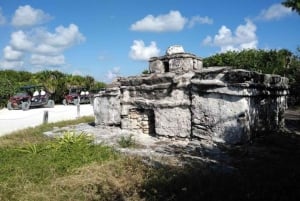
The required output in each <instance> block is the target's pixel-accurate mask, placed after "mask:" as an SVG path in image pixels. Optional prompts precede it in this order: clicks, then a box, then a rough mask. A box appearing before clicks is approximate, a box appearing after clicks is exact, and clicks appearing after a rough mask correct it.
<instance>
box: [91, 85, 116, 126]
mask: <svg viewBox="0 0 300 201" xmlns="http://www.w3.org/2000/svg"><path fill="white" fill-rule="evenodd" d="M120 101H121V99H120V89H119V88H108V89H107V90H106V91H103V92H101V93H99V94H98V95H97V96H96V97H95V99H94V104H93V105H94V114H95V124H96V125H120V123H121V115H120V114H121V113H120V111H121V105H120Z"/></svg>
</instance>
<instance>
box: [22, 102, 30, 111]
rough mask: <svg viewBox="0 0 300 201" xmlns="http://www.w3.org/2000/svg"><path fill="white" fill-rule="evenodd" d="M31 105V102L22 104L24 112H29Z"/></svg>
mask: <svg viewBox="0 0 300 201" xmlns="http://www.w3.org/2000/svg"><path fill="white" fill-rule="evenodd" d="M29 107H30V103H29V102H22V110H24V111H25V110H29Z"/></svg>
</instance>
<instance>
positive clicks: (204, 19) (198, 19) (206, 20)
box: [188, 16, 214, 28]
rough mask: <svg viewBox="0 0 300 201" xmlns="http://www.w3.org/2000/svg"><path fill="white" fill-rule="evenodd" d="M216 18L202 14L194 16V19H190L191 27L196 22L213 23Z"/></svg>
mask: <svg viewBox="0 0 300 201" xmlns="http://www.w3.org/2000/svg"><path fill="white" fill-rule="evenodd" d="M213 23H214V20H213V19H211V18H209V17H207V16H205V17H201V16H194V17H192V19H190V21H189V25H188V27H189V28H192V27H194V26H195V25H196V24H213Z"/></svg>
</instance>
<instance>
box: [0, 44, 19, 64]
mask: <svg viewBox="0 0 300 201" xmlns="http://www.w3.org/2000/svg"><path fill="white" fill-rule="evenodd" d="M3 55H4V59H5V60H8V61H17V60H20V59H21V58H22V57H23V52H21V51H18V50H14V49H13V48H12V47H11V46H6V47H5V48H4V49H3Z"/></svg>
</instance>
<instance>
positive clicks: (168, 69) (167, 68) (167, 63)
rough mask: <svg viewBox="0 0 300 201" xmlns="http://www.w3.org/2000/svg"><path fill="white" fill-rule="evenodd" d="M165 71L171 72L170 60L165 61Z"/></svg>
mask: <svg viewBox="0 0 300 201" xmlns="http://www.w3.org/2000/svg"><path fill="white" fill-rule="evenodd" d="M164 67H165V72H166V73H167V72H170V66H169V61H164Z"/></svg>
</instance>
